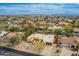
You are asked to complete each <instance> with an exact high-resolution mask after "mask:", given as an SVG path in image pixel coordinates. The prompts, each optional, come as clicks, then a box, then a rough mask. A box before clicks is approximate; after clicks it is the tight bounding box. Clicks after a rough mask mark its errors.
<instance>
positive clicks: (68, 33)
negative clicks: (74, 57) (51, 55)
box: [64, 24, 73, 36]
mask: <svg viewBox="0 0 79 59" xmlns="http://www.w3.org/2000/svg"><path fill="white" fill-rule="evenodd" d="M64 31H65V33H64V34H65V35H66V36H71V35H72V33H73V26H72V25H71V24H68V25H66V26H65V27H64Z"/></svg>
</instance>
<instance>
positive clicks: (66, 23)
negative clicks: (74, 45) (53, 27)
mask: <svg viewBox="0 0 79 59" xmlns="http://www.w3.org/2000/svg"><path fill="white" fill-rule="evenodd" d="M58 24H59V26H62V27H63V26H65V25H68V24H70V23H69V22H67V21H59V23H58Z"/></svg>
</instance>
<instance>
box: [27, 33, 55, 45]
mask: <svg viewBox="0 0 79 59" xmlns="http://www.w3.org/2000/svg"><path fill="white" fill-rule="evenodd" d="M35 38H36V39H42V40H43V42H45V43H48V44H52V43H53V40H54V35H52V34H32V35H30V36H29V37H28V38H27V41H32V40H34V39H35Z"/></svg>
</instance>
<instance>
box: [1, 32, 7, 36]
mask: <svg viewBox="0 0 79 59" xmlns="http://www.w3.org/2000/svg"><path fill="white" fill-rule="evenodd" d="M6 33H8V32H6V31H1V33H0V37H1V36H3V35H4V34H6Z"/></svg>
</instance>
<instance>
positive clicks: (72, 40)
mask: <svg viewBox="0 0 79 59" xmlns="http://www.w3.org/2000/svg"><path fill="white" fill-rule="evenodd" d="M75 40H76V38H75V37H69V38H66V39H60V43H61V44H74V43H75Z"/></svg>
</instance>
